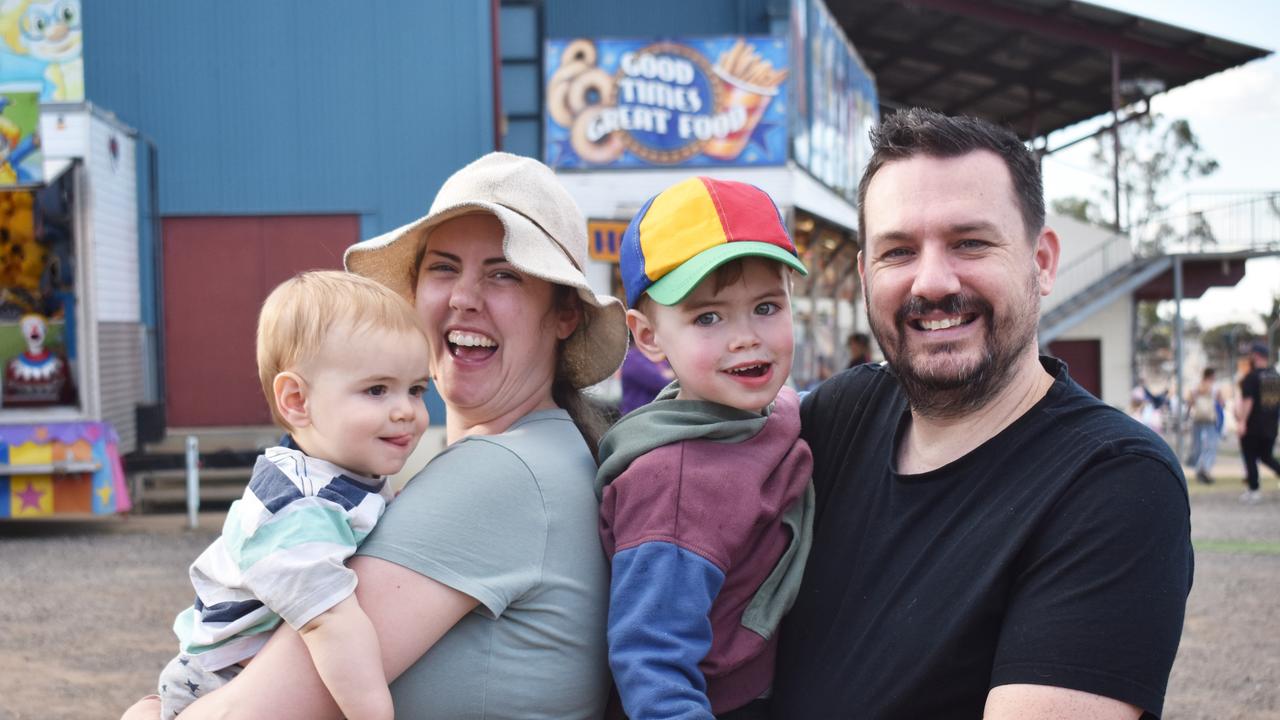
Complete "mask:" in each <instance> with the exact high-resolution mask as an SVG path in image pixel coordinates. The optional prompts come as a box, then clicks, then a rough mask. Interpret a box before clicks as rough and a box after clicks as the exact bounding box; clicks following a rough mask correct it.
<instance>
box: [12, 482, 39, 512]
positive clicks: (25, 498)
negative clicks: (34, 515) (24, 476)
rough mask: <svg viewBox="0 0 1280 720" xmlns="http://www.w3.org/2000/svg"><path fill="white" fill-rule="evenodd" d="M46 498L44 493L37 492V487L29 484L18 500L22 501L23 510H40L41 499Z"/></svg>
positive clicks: (19, 494)
mask: <svg viewBox="0 0 1280 720" xmlns="http://www.w3.org/2000/svg"><path fill="white" fill-rule="evenodd" d="M42 497H44V491H42V490H37V489H36V486H35V485H32V484H31V483H30V482H28V483H27V489H26V490H23V491H22V492H20V493H18V498H19V499H20V500H22V507H21V508H20V509H21V510H39V509H40V498H42Z"/></svg>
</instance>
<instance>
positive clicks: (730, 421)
mask: <svg viewBox="0 0 1280 720" xmlns="http://www.w3.org/2000/svg"><path fill="white" fill-rule="evenodd" d="M678 390H679V386H678V383H672V384H671V385H670V386H668V387H667V388H666V389H665V390H663V391H662V393H660V394H659V395H658V398H657V399H656V400H654V402H652V403H650V404H649V405H646V406H644V407H642V408H640V409H638V410H636V411H634V412H632V413H630V414H628V415H627V416H625V417H623V418H622V419H621V420H619V421H618V423H617V424H616V425H614V426H613V428H611V429H610V430H609V432H608V433H607V434H606V435H605V437H604V439H603V440H602V441H601V444H600V471H599V473H598V474H597V476H596V487H597V494H598V495H600V497H601V506H600V538H601V542H602V543H603V545H604V550H605V553H606V554H607V555H608V557H609V559H610V562H611V563H612V569H613V580H612V585H611V587H610V598H609V665H610V667H611V668H612V670H613V677H614V681H615V682H616V683H617V685H618V690H619V693H620V694H621V696H622V701H623V707H624V709H625V710H626V712H627V715H628V716H629V717H630V718H631V720H647V719H648V718H657V717H663V718H670V717H681V718H710V717H712V713H723V712H726V711H729V710H732V709H734V708H737V707H740V706H742V705H745V704H747V703H749V702H751V701H752V700H754V699H755V698H757V697H760V696H761V695H762V694H764V693H765V692H766V691H767V690H768V689H769V686H770V684H771V683H772V681H773V664H774V657H775V655H776V650H777V636H776V634H775V633H774V630H775V629H776V628H777V626H778V622H779V621H780V620H781V618H782V615H783V614H784V613H785V612H786V611H787V610H788V609H789V608H790V606H791V603H792V602H793V601H794V600H795V596H796V591H797V589H798V588H799V585H800V577H801V574H802V573H803V571H804V564H805V559H806V558H807V556H808V553H809V544H810V541H811V538H812V525H813V483H812V474H813V456H812V455H811V454H810V452H809V446H808V445H806V444H805V442H804V441H803V440H801V439H800V413H799V410H800V404H799V400H798V398H797V397H796V394H795V392H793V391H792V390H791V389H790V388H785V387H784V388H783V389H782V392H780V393H779V394H778V398H777V400H776V401H775V402H774V403H773V405H771V406H770V407H768V408H765V409H764V411H762V412H760V413H752V412H746V411H743V410H738V409H736V408H731V407H728V406H725V405H720V404H717V403H712V402H705V401H699V400H676V399H675V396H676V394H677V392H678Z"/></svg>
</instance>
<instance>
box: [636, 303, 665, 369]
mask: <svg viewBox="0 0 1280 720" xmlns="http://www.w3.org/2000/svg"><path fill="white" fill-rule="evenodd" d="M627 329H628V330H630V331H631V338H632V339H633V340H634V341H635V344H636V347H637V348H639V349H640V352H642V353H644V356H645V357H647V358H649V359H650V360H652V361H653V362H662V361H663V360H666V359H667V354H666V353H665V352H663V351H662V346H661V345H659V344H658V331H657V327H655V326H654V324H653V319H652V318H650V317H649V316H648V315H645V314H644V313H642V312H640V311H639V310H635V309H632V310H628V311H627Z"/></svg>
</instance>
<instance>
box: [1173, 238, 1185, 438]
mask: <svg viewBox="0 0 1280 720" xmlns="http://www.w3.org/2000/svg"><path fill="white" fill-rule="evenodd" d="M1173 379H1174V388H1175V392H1176V393H1177V395H1176V396H1175V397H1177V399H1178V402H1177V403H1170V404H1169V407H1170V408H1177V410H1176V411H1175V412H1174V413H1173V438H1174V440H1173V443H1174V446H1173V450H1174V452H1175V453H1177V456H1178V457H1179V458H1181V457H1182V417H1183V415H1184V414H1185V413H1184V412H1183V409H1184V408H1183V407H1182V402H1183V399H1184V398H1185V397H1186V395H1185V394H1183V392H1182V256H1181V255H1175V256H1174V257H1173Z"/></svg>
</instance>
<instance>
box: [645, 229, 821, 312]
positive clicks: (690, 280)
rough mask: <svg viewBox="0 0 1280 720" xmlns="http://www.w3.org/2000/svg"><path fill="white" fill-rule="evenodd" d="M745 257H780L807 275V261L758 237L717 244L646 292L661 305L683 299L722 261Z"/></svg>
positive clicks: (667, 275)
mask: <svg viewBox="0 0 1280 720" xmlns="http://www.w3.org/2000/svg"><path fill="white" fill-rule="evenodd" d="M744 257H760V258H765V259H767V260H777V261H778V262H780V263H782V264H783V265H786V266H787V267H789V268H791V269H792V270H795V271H796V272H798V273H800V274H801V275H808V274H809V271H808V270H806V269H805V267H804V263H802V262H800V259H799V258H797V257H796V256H795V255H792V254H791V253H789V252H787V251H786V250H783V249H782V248H780V247H778V246H777V245H773V244H771V243H766V242H758V241H755V240H739V241H737V242H730V243H725V244H723V245H715V246H713V247H709V248H707V249H706V250H703V251H702V252H700V253H698V254H697V255H694V256H693V257H691V258H689V259H688V260H685V261H684V262H683V263H681V264H680V267H677V268H676V269H675V270H672V271H671V272H669V273H667V274H666V275H663V276H662V277H660V278H658V280H657V281H656V282H654V283H653V284H652V285H650V286H649V289H648V290H646V291H645V293H646V294H647V295H648V296H649V297H650V298H653V301H654V302H656V303H658V304H659V305H675V304H676V303H678V302H680V301H681V300H684V299H685V297H686V296H688V295H689V293H691V292H693V289H694V288H696V287H697V286H698V283H700V282H702V279H703V278H705V277H706V276H707V275H709V274H710V273H711V271H712V270H715V269H716V268H718V267H720V266H721V265H723V264H725V263H727V262H729V261H730V260H736V259H738V258H744Z"/></svg>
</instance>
